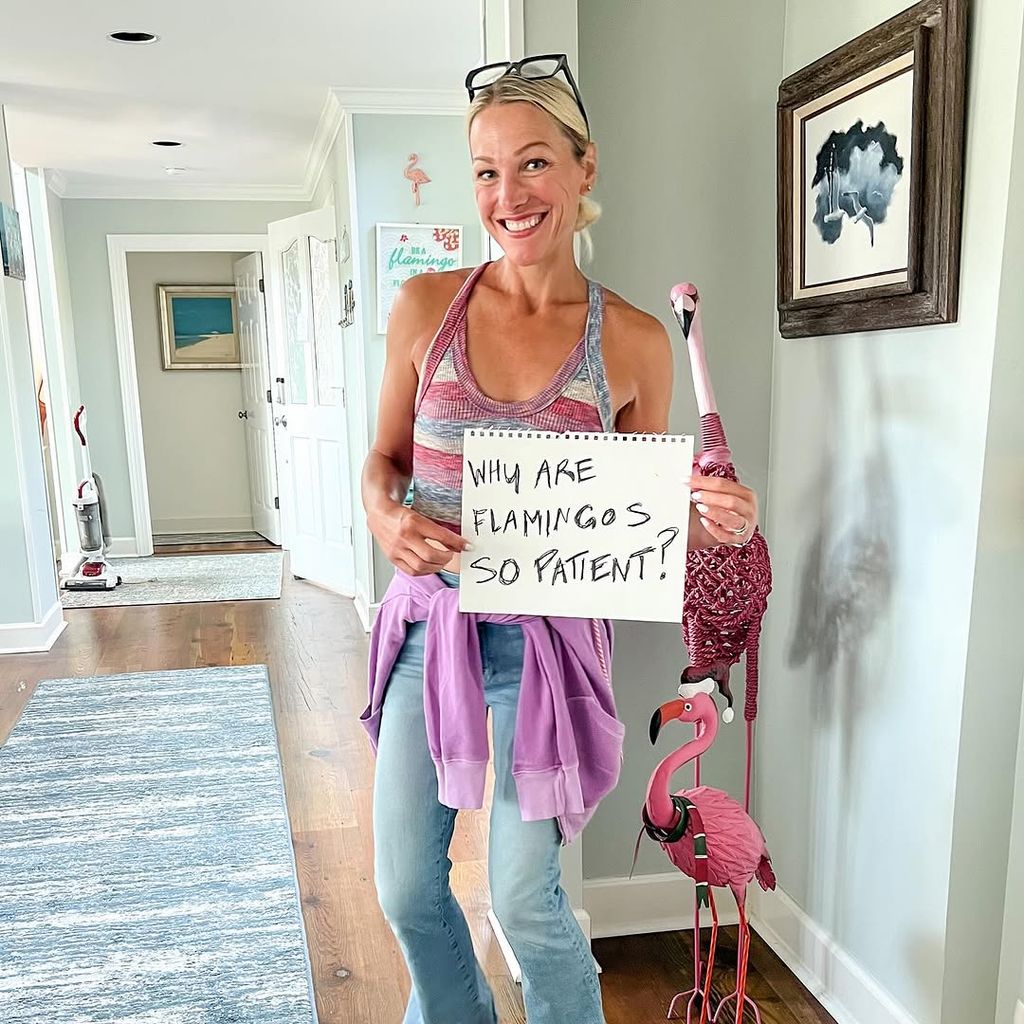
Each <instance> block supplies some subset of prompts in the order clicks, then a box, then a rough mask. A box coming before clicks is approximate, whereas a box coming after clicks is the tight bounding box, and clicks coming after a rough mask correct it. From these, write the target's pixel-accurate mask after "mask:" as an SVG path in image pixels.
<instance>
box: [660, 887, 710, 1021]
mask: <svg viewBox="0 0 1024 1024" xmlns="http://www.w3.org/2000/svg"><path fill="white" fill-rule="evenodd" d="M713 935H714V933H712V936H713ZM713 949H714V946H712V950H713ZM703 969H704V964H703V962H702V960H701V955H700V901H699V899H698V897H697V896H696V894H695V895H694V897H693V979H694V980H693V988H688V989H687V990H686V991H685V992H677V993H676V994H675V995H674V996H673V997H672V1002H671V1003H669V1004H668V1014H667V1015H666V1019H667V1020H673V1019H674V1017H673V1015H674V1013H675V1008H676V1002H677V1001H678V1000H680V999H682V998H684V997H685V996H689V997H690V998H689V999H688V1000H687V1002H686V1024H692V1015H693V1012H694V1009H695V1005H696V1003H697V1000H699V999H700V998H701V982H702V981H703V978H704V972H703ZM709 971H710V968H709ZM705 1021H706V1019H705V1017H704V1012H703V1010H702V1011H701V1024H705Z"/></svg>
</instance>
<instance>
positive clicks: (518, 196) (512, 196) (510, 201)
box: [498, 176, 529, 213]
mask: <svg viewBox="0 0 1024 1024" xmlns="http://www.w3.org/2000/svg"><path fill="white" fill-rule="evenodd" d="M528 200H529V193H528V192H527V190H526V189H525V188H524V187H523V183H522V182H521V181H520V180H519V179H518V178H516V177H514V176H512V177H506V178H503V179H502V181H501V187H500V189H499V190H498V201H499V203H500V204H501V208H502V209H503V210H505V211H506V212H507V213H514V212H515V211H516V210H517V209H519V208H520V207H521V206H523V205H524V204H525V203H526V202H527V201H528Z"/></svg>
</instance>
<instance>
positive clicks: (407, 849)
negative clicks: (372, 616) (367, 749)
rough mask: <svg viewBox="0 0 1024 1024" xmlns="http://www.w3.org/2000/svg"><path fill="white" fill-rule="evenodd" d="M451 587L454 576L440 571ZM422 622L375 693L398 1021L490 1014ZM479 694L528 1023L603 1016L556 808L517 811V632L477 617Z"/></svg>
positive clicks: (501, 890)
mask: <svg viewBox="0 0 1024 1024" xmlns="http://www.w3.org/2000/svg"><path fill="white" fill-rule="evenodd" d="M440 576H441V579H442V580H443V581H444V582H445V583H446V584H447V585H448V586H458V576H457V575H455V574H453V573H449V572H442V573H440ZM425 633H426V624H425V623H422V622H418V623H413V624H411V625H410V626H409V627H408V629H407V632H406V638H405V643H404V645H403V646H402V650H401V652H400V654H399V656H398V660H397V661H396V663H395V667H394V669H393V670H392V673H391V677H390V679H389V680H388V685H387V689H386V690H385V693H384V705H383V713H382V715H381V725H380V735H379V737H378V742H377V762H376V769H375V774H374V785H373V839H374V850H375V853H374V875H375V881H376V884H377V896H378V899H379V900H380V906H381V909H382V910H383V912H384V916H385V917H386V918H387V921H388V924H389V925H390V926H391V930H392V931H393V932H394V933H395V937H396V938H397V939H398V943H399V945H400V946H401V948H402V953H403V955H404V957H405V962H406V966H407V967H408V969H409V975H410V977H411V979H412V992H411V994H410V997H409V1005H408V1007H407V1008H406V1011H405V1017H404V1020H403V1024H495V1022H496V1021H497V1019H498V1018H497V1013H496V1010H495V1006H494V997H493V993H492V992H491V989H490V986H489V985H488V983H487V980H486V978H485V977H484V974H483V972H482V971H481V969H480V965H479V964H478V963H477V961H476V958H475V956H474V953H473V944H472V942H471V940H470V936H469V928H468V926H467V924H466V919H465V917H464V916H463V914H462V910H461V908H460V907H459V904H458V902H457V901H456V900H455V898H454V897H453V896H452V892H451V889H450V888H449V884H448V876H449V871H450V869H451V866H452V862H451V860H449V858H448V847H449V844H450V843H451V839H452V833H453V831H454V829H455V817H456V814H457V813H458V812H457V811H456V810H453V809H452V808H450V807H446V806H444V804H441V803H439V802H438V799H437V775H436V774H435V771H434V763H433V761H432V760H431V758H430V751H429V749H428V747H427V731H426V724H425V721H424V715H423V644H424V636H425ZM479 635H480V653H481V658H482V662H483V670H484V699H485V702H486V704H487V706H488V707H489V708H490V709H491V725H492V737H493V742H494V796H493V801H492V805H491V818H490V831H489V838H488V844H487V845H488V879H489V882H490V890H491V907H492V909H493V910H494V913H495V915H496V916H497V918H498V920H499V921H500V922H501V926H502V930H503V931H504V933H505V937H506V938H507V939H508V941H509V944H510V945H511V947H512V950H513V952H514V953H515V955H516V959H517V960H518V961H519V965H520V967H521V968H522V974H523V1003H524V1004H525V1007H526V1016H527V1020H528V1021H529V1024H570V1022H571V1024H605V1019H604V1014H603V1012H602V1009H601V987H600V983H599V981H598V975H597V969H596V966H595V964H594V958H593V956H592V955H591V952H590V947H589V946H588V944H587V940H586V937H585V936H584V934H583V931H582V930H581V929H580V926H579V924H578V922H577V921H576V917H575V915H574V914H573V912H572V909H571V908H570V906H569V901H568V899H567V898H566V895H565V891H564V890H563V889H562V887H561V885H560V884H559V882H560V878H561V867H560V864H559V860H558V854H559V849H560V846H561V835H560V832H559V829H558V824H557V822H556V820H555V819H554V818H549V819H547V820H545V821H523V820H522V817H521V816H520V813H519V800H518V797H517V794H516V788H515V783H514V781H513V779H512V740H513V735H514V732H515V721H516V706H517V703H518V700H519V685H520V679H521V675H522V666H523V631H522V627H521V626H517V625H498V624H494V623H481V624H480V626H479Z"/></svg>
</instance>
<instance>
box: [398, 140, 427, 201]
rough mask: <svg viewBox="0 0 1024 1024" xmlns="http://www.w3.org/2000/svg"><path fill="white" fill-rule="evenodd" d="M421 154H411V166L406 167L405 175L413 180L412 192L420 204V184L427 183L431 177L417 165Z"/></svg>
mask: <svg viewBox="0 0 1024 1024" xmlns="http://www.w3.org/2000/svg"><path fill="white" fill-rule="evenodd" d="M418 160H419V156H418V155H417V154H416V153H410V154H409V166H408V167H406V169H405V172H404V173H405V176H406V177H407V178H408V179H409V180H410V181H411V182H412V194H413V197H414V198H415V199H416V205H417V206H419V205H420V186H421V185H426V184H427V182H428V181H430V178H428V177H427V175H426V173H425V172H424V171H422V170H420V168H419V167H417V166H416V163H417V161H418Z"/></svg>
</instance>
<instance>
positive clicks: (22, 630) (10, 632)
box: [0, 601, 67, 654]
mask: <svg viewBox="0 0 1024 1024" xmlns="http://www.w3.org/2000/svg"><path fill="white" fill-rule="evenodd" d="M66 625H67V622H66V621H65V620H64V609H63V608H62V607H61V603H60V601H58V602H57V603H56V604H55V605H53V607H51V608H50V610H49V611H48V612H47V613H46V615H45V616H43V621H42V622H13V623H7V624H4V625H0V654H35V653H38V652H40V651H48V650H49V649H50V648H51V647H52V646H53V645H54V644H55V643H56V642H57V637H59V636H60V635H61V633H62V632H64V627H65V626H66Z"/></svg>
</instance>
